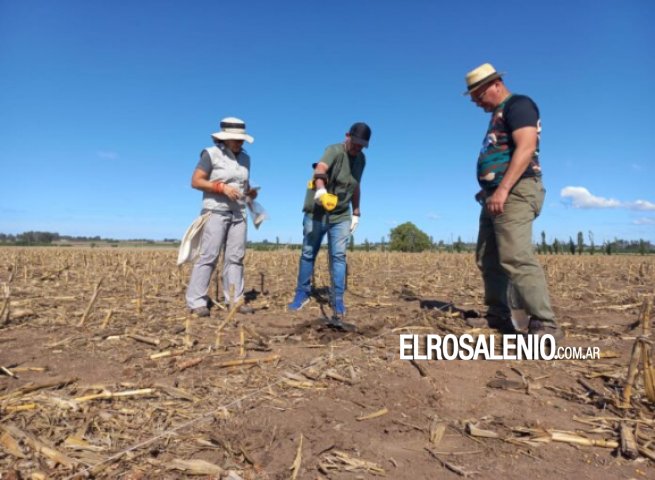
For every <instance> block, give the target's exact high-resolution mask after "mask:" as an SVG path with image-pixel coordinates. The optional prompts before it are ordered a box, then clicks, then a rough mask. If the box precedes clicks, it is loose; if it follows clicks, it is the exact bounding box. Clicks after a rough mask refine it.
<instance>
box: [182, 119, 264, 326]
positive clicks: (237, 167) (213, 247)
mask: <svg viewBox="0 0 655 480" xmlns="http://www.w3.org/2000/svg"><path fill="white" fill-rule="evenodd" d="M220 128H221V130H220V131H219V132H216V133H213V134H212V138H213V140H214V146H212V147H209V148H206V149H204V150H203V151H202V153H201V154H200V161H199V162H198V165H197V166H196V169H195V171H194V172H193V176H192V178H191V186H192V187H193V188H195V189H197V190H200V191H202V192H203V195H202V213H203V214H205V213H207V212H209V213H210V215H209V218H208V220H207V221H206V223H205V225H204V227H203V232H202V239H201V243H200V252H199V255H198V258H197V260H196V263H195V265H194V266H193V270H192V271H191V278H190V280H189V285H188V287H187V291H186V303H187V307H188V308H189V309H190V310H191V311H192V312H193V313H194V314H196V315H198V316H201V317H206V316H209V307H210V301H209V297H208V295H207V292H208V290H209V283H210V281H211V276H212V273H213V272H214V268H215V267H216V262H217V260H218V256H219V254H220V251H221V249H223V247H225V255H224V257H225V258H224V262H223V294H224V296H225V301H226V302H227V303H228V304H234V303H235V302H239V301H240V300H241V298H242V297H243V289H244V281H243V259H244V257H245V253H246V232H247V228H246V199H247V198H248V197H249V198H251V199H254V198H255V197H256V196H257V190H255V189H251V188H250V183H249V177H250V156H249V155H248V154H247V153H246V152H245V150H243V148H242V147H243V142H244V141H246V142H248V143H252V142H253V141H254V139H253V138H252V137H251V136H250V135H248V134H247V133H246V124H245V123H244V121H243V120H240V119H238V118H235V117H227V118H224V119H223V120H221V125H220ZM239 311H240V312H241V313H252V308H251V307H249V306H247V305H242V306H241V307H240V308H239Z"/></svg>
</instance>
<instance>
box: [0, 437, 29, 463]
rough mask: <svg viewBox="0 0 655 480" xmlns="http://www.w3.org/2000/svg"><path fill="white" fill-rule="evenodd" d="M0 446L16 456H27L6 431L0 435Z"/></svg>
mask: <svg viewBox="0 0 655 480" xmlns="http://www.w3.org/2000/svg"><path fill="white" fill-rule="evenodd" d="M0 446H2V448H4V449H5V451H7V452H8V453H9V454H11V455H13V456H14V457H17V458H27V457H26V455H25V454H24V453H23V451H22V450H21V449H20V446H19V445H18V442H17V441H16V439H15V438H14V437H12V436H11V434H10V433H9V432H8V431H5V432H4V433H3V434H2V435H0Z"/></svg>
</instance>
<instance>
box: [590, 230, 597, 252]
mask: <svg viewBox="0 0 655 480" xmlns="http://www.w3.org/2000/svg"><path fill="white" fill-rule="evenodd" d="M594 253H596V244H595V243H594V234H593V232H592V231H591V230H589V255H593V254H594Z"/></svg>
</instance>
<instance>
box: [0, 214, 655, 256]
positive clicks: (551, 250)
mask: <svg viewBox="0 0 655 480" xmlns="http://www.w3.org/2000/svg"><path fill="white" fill-rule="evenodd" d="M587 240H588V241H587V242H586V241H585V236H584V234H583V233H582V232H578V234H577V236H576V241H574V240H573V237H569V239H568V241H567V240H560V239H557V238H555V239H554V240H553V241H552V242H551V243H548V242H547V240H546V232H545V231H542V232H541V241H540V242H538V243H536V244H535V250H536V251H537V253H540V254H544V255H547V254H550V255H562V254H568V255H582V254H588V255H595V254H604V255H612V254H624V253H632V254H640V255H646V254H650V253H655V247H654V246H653V244H652V243H651V242H650V241H648V240H644V239H639V240H625V239H619V238H616V239H614V240H613V241H611V242H608V241H606V242H604V243H603V244H601V245H596V243H595V242H594V235H593V233H592V232H591V231H589V232H588V235H587ZM66 242H70V243H75V242H80V243H91V244H92V245H94V244H96V243H98V242H103V243H111V244H120V243H134V242H139V243H146V244H154V243H155V241H154V240H152V239H146V238H136V239H130V240H116V239H112V238H102V237H100V236H99V235H96V236H93V237H88V236H72V235H60V234H59V233H56V232H42V231H28V232H23V233H19V234H17V235H13V234H5V233H0V245H1V244H4V245H24V246H29V245H53V244H63V243H66ZM162 242H163V243H170V244H172V245H175V244H179V242H180V240H179V239H172V238H165V239H163V240H162ZM248 247H249V248H252V249H254V250H276V249H278V248H283V247H284V248H288V247H292V248H293V247H300V245H295V244H291V245H290V244H286V243H281V242H280V238H279V237H276V239H275V242H270V241H268V240H266V239H265V240H263V241H261V242H251V241H248ZM349 249H350V250H351V251H352V250H363V251H371V250H377V251H392V252H393V251H397V252H425V251H438V252H444V251H445V252H458V253H459V252H470V251H474V250H475V244H474V243H466V242H463V241H462V238H461V236H458V237H457V240H454V241H453V240H451V243H446V242H445V241H444V240H438V241H435V240H434V239H433V237H431V236H429V235H428V234H427V233H425V232H424V231H422V230H421V229H419V228H418V227H417V226H416V225H414V224H413V223H412V222H405V223H403V224H401V225H398V226H397V227H394V228H392V229H391V230H390V232H389V236H388V239H387V238H386V237H382V238H381V240H380V241H379V242H370V241H369V240H368V239H365V240H364V242H362V243H360V244H359V245H356V244H355V239H354V237H351V241H350V246H349Z"/></svg>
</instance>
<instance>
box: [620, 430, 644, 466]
mask: <svg viewBox="0 0 655 480" xmlns="http://www.w3.org/2000/svg"><path fill="white" fill-rule="evenodd" d="M619 434H620V437H621V453H622V454H623V456H625V457H627V458H630V459H633V460H634V459H635V458H637V457H638V456H639V447H638V445H637V440H635V436H634V434H633V433H632V429H631V428H630V427H629V426H628V425H627V424H626V423H621V426H620V428H619Z"/></svg>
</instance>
